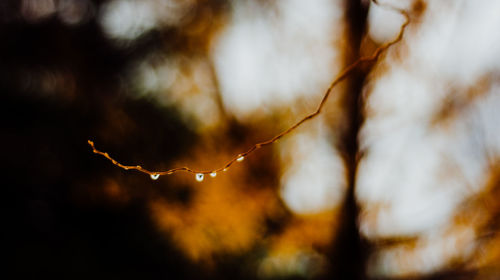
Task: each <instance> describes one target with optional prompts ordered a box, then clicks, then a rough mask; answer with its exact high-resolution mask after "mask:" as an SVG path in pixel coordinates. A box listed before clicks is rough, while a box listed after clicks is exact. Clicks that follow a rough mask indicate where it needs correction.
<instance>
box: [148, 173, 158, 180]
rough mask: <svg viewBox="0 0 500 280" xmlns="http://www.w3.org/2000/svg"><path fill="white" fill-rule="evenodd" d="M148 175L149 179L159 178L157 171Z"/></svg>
mask: <svg viewBox="0 0 500 280" xmlns="http://www.w3.org/2000/svg"><path fill="white" fill-rule="evenodd" d="M150 177H151V179H153V180H156V179H158V178H160V174H158V173H157V174H151V176H150Z"/></svg>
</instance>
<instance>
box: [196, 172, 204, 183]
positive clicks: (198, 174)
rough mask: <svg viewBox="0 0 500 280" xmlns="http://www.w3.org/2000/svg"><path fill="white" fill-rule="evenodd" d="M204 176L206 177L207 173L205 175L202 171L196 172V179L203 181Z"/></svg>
mask: <svg viewBox="0 0 500 280" xmlns="http://www.w3.org/2000/svg"><path fill="white" fill-rule="evenodd" d="M204 177H205V175H203V174H202V173H197V174H196V181H198V182H201V181H203V178H204Z"/></svg>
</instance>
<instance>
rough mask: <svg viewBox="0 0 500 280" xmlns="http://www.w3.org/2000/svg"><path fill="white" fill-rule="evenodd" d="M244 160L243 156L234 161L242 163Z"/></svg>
mask: <svg viewBox="0 0 500 280" xmlns="http://www.w3.org/2000/svg"><path fill="white" fill-rule="evenodd" d="M244 159H245V157H244V156H240V157H239V158H237V159H236V161H237V162H240V161H243V160H244Z"/></svg>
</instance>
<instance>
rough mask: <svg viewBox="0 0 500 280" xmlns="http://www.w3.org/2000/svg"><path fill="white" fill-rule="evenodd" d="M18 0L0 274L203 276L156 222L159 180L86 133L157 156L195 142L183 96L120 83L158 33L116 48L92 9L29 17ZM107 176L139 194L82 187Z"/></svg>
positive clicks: (0, 65)
mask: <svg viewBox="0 0 500 280" xmlns="http://www.w3.org/2000/svg"><path fill="white" fill-rule="evenodd" d="M101 2H102V1H95V2H93V5H95V7H98V6H99V5H100V4H101ZM19 5H20V1H2V2H1V4H0V14H1V15H2V16H1V19H0V40H1V42H2V43H1V44H0V92H1V99H2V101H1V103H0V104H1V105H0V107H1V109H0V114H1V123H2V136H1V140H0V141H1V142H0V143H1V146H2V150H3V156H2V170H3V172H2V173H3V174H4V176H3V182H2V189H3V194H2V196H1V197H2V198H1V199H2V204H3V205H4V209H6V210H7V211H5V212H4V222H3V226H2V230H3V232H4V234H5V235H4V238H3V239H2V240H3V241H2V243H3V244H2V248H5V249H6V251H4V255H5V256H6V259H7V265H6V268H7V270H4V271H3V273H2V274H3V278H6V277H7V275H10V276H8V278H10V277H13V278H16V279H23V278H24V279H30V278H33V279H34V278H41V277H42V278H43V277H51V278H64V279H89V278H93V279H156V278H162V279H176V278H187V279H196V278H199V276H200V272H199V271H198V270H197V268H196V266H194V265H192V264H190V263H189V262H188V261H187V260H185V259H184V258H183V257H182V255H181V254H180V253H179V252H177V251H176V250H175V249H172V247H171V246H170V245H169V242H168V240H166V239H165V237H164V236H162V235H160V234H159V233H158V231H156V230H154V229H153V226H152V223H151V221H150V220H149V219H150V218H149V215H148V213H147V211H146V209H145V202H144V197H147V195H148V194H147V193H148V192H154V191H155V190H154V189H153V187H152V184H153V182H152V181H151V180H149V178H147V177H145V176H140V175H138V174H132V173H129V174H126V175H125V174H124V172H123V171H122V170H118V169H116V168H115V167H114V166H112V165H110V164H109V163H108V162H105V161H104V160H102V159H98V158H96V157H95V156H94V155H93V154H92V153H91V152H90V149H89V147H88V145H87V143H86V141H87V139H88V138H90V137H95V139H96V141H98V142H99V143H102V145H106V146H108V147H110V149H112V151H110V152H112V153H113V154H115V155H116V156H117V157H119V158H123V159H124V160H127V161H141V162H145V163H146V164H148V163H150V164H151V165H152V163H155V162H156V163H157V162H162V163H165V164H168V162H169V159H170V158H172V157H174V156H176V155H178V154H179V153H182V152H183V151H184V150H185V149H186V147H187V146H189V145H192V144H193V143H195V142H196V138H195V137H194V134H193V132H192V131H191V130H190V129H189V126H187V125H186V124H185V123H183V122H182V121H181V120H180V118H179V116H178V113H177V112H176V110H175V108H160V107H159V106H158V105H155V104H153V103H152V102H150V101H149V100H147V99H140V100H137V99H135V100H132V99H130V98H129V97H127V96H125V95H124V94H123V93H121V89H120V85H121V82H120V81H121V79H122V78H123V72H124V70H125V66H126V65H127V63H129V62H130V61H133V60H134V59H136V58H137V57H140V56H142V55H144V54H145V53H146V52H148V50H149V49H151V48H156V47H158V46H157V44H158V42H159V41H158V40H155V37H157V36H160V35H161V34H150V35H148V37H147V38H142V39H141V40H140V41H139V42H137V43H136V44H135V45H134V46H133V47H131V48H120V47H118V46H115V45H113V44H111V43H110V41H109V39H107V38H106V37H105V36H104V35H103V33H102V31H101V29H100V28H99V26H98V25H97V23H96V20H95V17H93V18H92V19H90V20H89V21H88V22H86V23H84V24H81V25H78V26H68V25H65V24H63V23H62V22H61V21H60V20H59V19H58V18H57V17H55V16H51V17H48V18H45V19H43V20H40V21H38V22H35V23H33V22H29V21H27V20H25V19H24V18H23V17H22V16H21V14H20V12H19V10H20V7H19ZM145 135H148V137H145ZM139 147H142V148H139ZM166 147H176V148H175V149H171V148H169V149H167V148H166ZM110 176H113V177H115V178H120V179H121V180H122V181H123V182H122V183H123V184H125V185H126V186H127V188H130V190H131V191H136V192H137V193H144V194H143V195H142V197H143V198H142V199H141V195H139V196H135V198H134V200H133V201H132V202H130V203H126V204H120V205H116V204H113V203H109V201H105V200H103V199H102V196H95V197H92V196H88V195H87V196H83V197H82V195H81V194H82V193H92V192H91V191H89V188H90V189H91V188H97V186H96V185H98V184H99V183H100V182H102V181H105V180H106V178H107V177H110ZM138 185H140V186H141V188H142V191H141V192H138V191H137V190H135V187H137V186H138ZM96 191H97V190H96ZM222 276H224V277H229V274H223V275H222ZM207 277H208V278H219V277H218V276H217V275H213V276H209V275H208V276H207Z"/></svg>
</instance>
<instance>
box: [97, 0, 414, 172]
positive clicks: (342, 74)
mask: <svg viewBox="0 0 500 280" xmlns="http://www.w3.org/2000/svg"><path fill="white" fill-rule="evenodd" d="M372 1H373V3H375V4H376V5H379V6H381V7H385V8H388V9H391V10H395V11H397V12H399V13H400V14H401V15H403V16H404V17H405V22H404V23H403V24H402V25H401V29H400V31H399V33H398V35H397V36H396V38H395V39H394V40H392V41H390V42H387V43H385V44H383V45H382V46H380V47H378V48H377V49H376V50H375V51H374V52H373V54H371V55H369V56H363V57H360V58H359V59H358V60H356V61H355V62H354V63H352V64H351V65H349V66H347V67H346V68H345V69H344V70H343V71H342V72H340V73H339V74H338V75H337V77H336V78H335V79H334V80H333V82H332V83H331V84H330V86H329V87H328V89H327V90H326V91H325V93H324V95H323V98H322V99H321V102H320V103H319V105H318V107H317V109H316V110H315V111H314V112H312V113H310V114H309V115H307V116H305V117H304V118H302V119H301V120H300V121H298V122H297V123H295V124H294V125H292V126H291V127H289V128H288V129H286V130H285V131H283V132H281V133H279V134H278V135H276V136H274V137H273V138H271V139H269V140H267V141H263V142H260V143H257V144H255V145H253V146H252V147H251V148H250V149H248V150H247V151H246V152H242V153H239V154H237V155H236V156H234V157H233V158H232V159H231V160H229V161H228V162H226V164H224V165H223V166H222V167H219V168H216V169H212V170H195V169H191V168H189V167H178V168H173V169H169V170H166V171H152V170H148V169H146V168H144V167H142V166H140V165H124V164H121V163H120V162H118V161H117V160H115V159H113V158H112V157H111V156H109V154H108V153H106V152H101V151H99V150H97V149H96V147H95V145H94V142H93V141H91V140H88V144H89V145H90V147H92V151H93V152H94V153H95V154H99V155H102V156H103V157H105V158H107V159H108V160H110V161H111V162H112V163H113V164H114V165H116V166H118V167H120V168H122V169H125V170H137V171H139V172H142V173H146V174H149V175H150V176H151V177H152V178H153V179H157V178H158V177H159V176H160V175H170V174H173V173H176V172H180V171H184V172H189V173H194V174H212V175H215V174H217V173H218V172H220V171H226V170H227V169H228V168H230V167H231V165H233V164H234V163H235V162H238V161H241V160H243V159H244V158H245V157H247V156H248V155H250V154H252V153H253V152H255V151H257V150H258V149H260V148H262V147H264V146H267V145H270V144H273V143H274V142H276V141H278V140H279V139H280V138H282V137H283V136H285V135H287V134H289V133H291V132H292V131H294V130H295V129H296V128H298V127H299V126H300V125H302V124H303V123H304V122H306V121H308V120H310V119H313V118H314V117H316V116H317V115H319V114H320V113H321V110H322V109H323V107H324V106H325V104H326V101H327V100H328V98H329V97H330V94H331V93H332V91H333V88H334V87H335V86H336V85H338V84H339V83H340V82H341V81H342V80H344V79H345V78H346V77H348V76H349V75H350V74H351V73H352V72H353V71H354V70H355V69H356V68H357V67H358V66H359V65H360V64H361V63H364V62H371V61H375V60H377V58H378V57H379V56H380V54H381V53H383V52H384V51H386V50H387V49H388V48H389V47H391V46H392V45H394V44H396V43H398V42H399V41H401V40H402V38H403V34H404V31H405V29H406V27H407V26H408V24H409V23H410V16H409V14H408V12H406V11H405V10H402V9H398V8H395V7H392V6H389V5H387V4H380V3H379V2H378V1H377V0H372Z"/></svg>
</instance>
